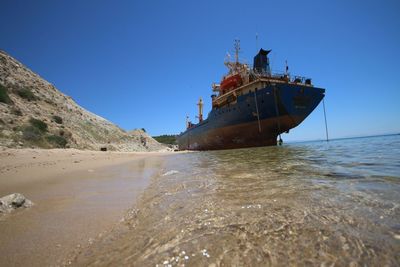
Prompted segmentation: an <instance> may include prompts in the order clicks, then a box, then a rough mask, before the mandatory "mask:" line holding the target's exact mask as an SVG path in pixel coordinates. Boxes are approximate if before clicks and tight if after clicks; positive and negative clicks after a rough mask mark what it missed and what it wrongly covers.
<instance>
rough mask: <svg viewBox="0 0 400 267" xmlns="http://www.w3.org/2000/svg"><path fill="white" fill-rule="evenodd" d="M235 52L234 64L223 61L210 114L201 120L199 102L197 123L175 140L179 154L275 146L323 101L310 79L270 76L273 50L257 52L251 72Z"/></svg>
mask: <svg viewBox="0 0 400 267" xmlns="http://www.w3.org/2000/svg"><path fill="white" fill-rule="evenodd" d="M239 51H240V43H239V41H238V40H235V59H234V61H231V60H230V58H228V59H227V60H225V62H224V64H225V66H227V68H228V73H227V74H226V75H224V76H223V77H222V80H221V82H220V83H218V84H217V83H213V84H212V90H213V92H214V94H213V95H212V96H211V98H212V110H211V111H210V113H209V114H208V116H207V118H206V119H203V111H202V109H203V102H202V100H201V99H200V101H199V103H198V106H199V116H198V118H199V122H198V123H197V124H192V123H191V122H189V121H188V122H187V129H186V131H185V132H183V133H182V134H180V135H179V136H178V145H179V149H189V150H214V149H231V148H243V147H256V146H267V145H276V144H277V138H278V136H279V139H280V135H281V134H282V133H284V132H289V130H290V129H292V128H294V127H296V126H297V125H299V124H300V123H301V122H302V121H303V120H304V119H305V118H306V117H307V116H308V115H309V114H310V113H311V112H312V111H313V110H314V109H315V108H316V107H317V106H318V104H319V103H320V102H321V100H322V99H323V97H324V94H325V89H322V88H316V87H314V86H313V85H312V83H311V79H309V78H305V77H300V76H294V77H291V75H290V74H289V72H288V67H287V66H286V70H285V72H284V73H281V74H273V73H272V72H271V69H270V64H269V58H268V54H269V53H270V52H271V50H264V49H260V50H259V52H258V54H257V55H256V56H255V57H254V61H253V67H252V68H251V67H250V66H249V65H248V64H245V63H241V62H240V61H239ZM280 140H281V139H280Z"/></svg>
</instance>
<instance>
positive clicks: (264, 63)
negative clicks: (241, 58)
mask: <svg viewBox="0 0 400 267" xmlns="http://www.w3.org/2000/svg"><path fill="white" fill-rule="evenodd" d="M269 52H271V50H264V49H262V48H261V49H260V51H259V52H258V54H257V55H256V56H255V57H254V62H253V70H254V71H255V72H258V73H266V74H269V75H271V69H270V67H269V59H268V53H269Z"/></svg>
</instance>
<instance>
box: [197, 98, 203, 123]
mask: <svg viewBox="0 0 400 267" xmlns="http://www.w3.org/2000/svg"><path fill="white" fill-rule="evenodd" d="M197 105H198V106H199V116H198V118H199V122H202V121H203V99H201V97H200V99H199V102H198V103H197Z"/></svg>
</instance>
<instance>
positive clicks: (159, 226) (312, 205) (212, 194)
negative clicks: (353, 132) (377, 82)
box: [75, 135, 400, 266]
mask: <svg viewBox="0 0 400 267" xmlns="http://www.w3.org/2000/svg"><path fill="white" fill-rule="evenodd" d="M122 225H124V228H122V227H120V229H119V230H115V231H113V232H112V233H110V234H109V235H108V236H107V237H106V238H102V239H101V240H98V241H97V243H95V244H94V245H93V246H92V247H90V248H88V249H87V251H85V252H84V253H82V254H81V255H79V256H78V257H77V258H76V259H75V263H76V264H77V265H90V264H94V265H118V264H124V265H134V266H289V265H300V266H333V265H335V266H399V265H400V136H399V135H392V136H381V137H369V138H353V139H342V140H334V141H329V142H304V143H293V144H285V145H283V146H280V147H279V146H277V147H262V148H251V149H237V150H226V151H207V152H193V153H186V154H176V155H172V156H168V157H166V159H165V163H164V165H163V167H162V168H161V169H160V172H159V173H158V174H157V175H155V176H154V177H152V181H151V184H150V186H149V187H148V188H147V189H146V190H145V191H144V192H143V195H142V197H141V199H140V201H139V204H138V205H136V206H135V207H132V209H131V210H130V211H129V212H128V213H127V215H126V216H125V219H124V221H123V222H122Z"/></svg>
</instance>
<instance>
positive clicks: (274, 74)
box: [254, 71, 312, 86]
mask: <svg viewBox="0 0 400 267" xmlns="http://www.w3.org/2000/svg"><path fill="white" fill-rule="evenodd" d="M254 74H255V75H256V77H258V78H272V79H278V80H284V81H286V82H290V83H301V84H305V85H310V86H311V85H312V84H311V78H308V77H305V76H300V75H291V74H290V73H289V72H282V71H271V72H263V73H257V72H254Z"/></svg>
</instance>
